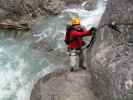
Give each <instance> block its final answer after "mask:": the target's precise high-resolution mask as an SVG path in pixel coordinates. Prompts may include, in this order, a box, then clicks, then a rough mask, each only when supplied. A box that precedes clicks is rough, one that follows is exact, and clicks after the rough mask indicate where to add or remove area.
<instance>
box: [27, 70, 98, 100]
mask: <svg viewBox="0 0 133 100" xmlns="http://www.w3.org/2000/svg"><path fill="white" fill-rule="evenodd" d="M90 88H91V81H90V74H89V73H88V72H85V71H77V72H68V71H62V70H58V71H57V72H54V73H51V74H49V75H46V76H45V77H43V78H41V79H40V80H39V81H38V82H37V83H36V84H35V85H34V88H33V90H32V93H31V98H30V100H97V99H96V97H95V96H94V94H93V92H92V91H91V89H90Z"/></svg>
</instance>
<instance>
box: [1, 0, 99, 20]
mask: <svg viewBox="0 0 133 100" xmlns="http://www.w3.org/2000/svg"><path fill="white" fill-rule="evenodd" d="M84 1H87V3H86V5H85V8H86V9H88V8H89V9H92V8H94V7H95V6H96V1H97V0H0V20H3V19H13V20H19V19H20V18H21V17H31V18H37V17H39V16H47V15H57V14H59V13H60V12H61V11H62V10H63V9H64V8H65V6H68V5H73V4H74V5H75V4H76V5H81V4H82V3H83V2H84Z"/></svg>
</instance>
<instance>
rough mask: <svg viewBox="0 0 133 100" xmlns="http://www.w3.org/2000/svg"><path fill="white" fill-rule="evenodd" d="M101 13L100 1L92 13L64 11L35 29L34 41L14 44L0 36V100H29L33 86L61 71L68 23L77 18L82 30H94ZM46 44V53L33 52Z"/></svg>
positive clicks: (83, 10)
mask: <svg viewBox="0 0 133 100" xmlns="http://www.w3.org/2000/svg"><path fill="white" fill-rule="evenodd" d="M104 10H105V3H104V2H103V0H100V1H99V2H98V5H97V8H96V9H95V10H93V11H86V10H85V9H83V8H82V7H81V8H71V9H69V8H67V9H66V10H64V11H63V12H62V14H61V15H59V16H57V17H49V18H48V19H47V20H44V22H42V24H41V26H39V27H38V28H37V31H36V32H37V33H35V34H34V37H37V39H36V40H30V39H29V40H19V39H18V40H15V39H13V38H8V37H4V33H3V32H1V35H0V79H1V80H0V100H29V99H30V93H31V90H32V87H33V85H34V83H35V82H36V81H37V80H38V79H39V78H40V77H42V76H44V75H46V74H48V73H50V72H52V71H53V70H54V69H56V68H60V67H63V66H64V65H63V63H64V62H65V57H64V56H66V55H65V54H64V53H65V51H64V48H65V44H64V42H63V39H64V38H63V37H64V34H65V25H66V23H67V22H68V20H69V19H71V18H73V17H76V16H79V17H80V18H81V21H82V25H84V26H85V27H86V28H88V29H89V28H90V27H91V26H97V25H98V23H99V21H100V19H101V16H102V14H103V12H104ZM42 40H43V41H46V45H48V46H49V48H52V49H54V50H55V51H51V52H50V53H49V52H47V50H42V51H39V50H34V49H33V48H32V44H33V43H39V42H40V41H42Z"/></svg>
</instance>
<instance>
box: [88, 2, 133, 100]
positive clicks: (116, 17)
mask: <svg viewBox="0 0 133 100" xmlns="http://www.w3.org/2000/svg"><path fill="white" fill-rule="evenodd" d="M111 21H115V22H118V23H120V22H122V23H128V22H130V23H131V22H132V23H133V1H132V0H109V1H108V5H107V9H106V11H105V13H104V15H103V18H102V20H101V23H100V25H103V24H105V23H108V22H111ZM118 27H119V28H120V31H121V32H122V33H118V32H116V31H114V30H112V29H110V28H108V27H104V28H103V29H101V30H100V31H99V32H98V33H97V40H96V43H95V45H94V47H93V49H92V53H91V56H92V59H91V66H92V67H91V68H90V69H91V72H92V80H93V87H94V91H95V94H96V95H97V96H99V97H100V100H133V94H132V93H133V46H132V45H133V26H124V25H120V26H118Z"/></svg>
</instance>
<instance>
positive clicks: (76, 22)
mask: <svg viewBox="0 0 133 100" xmlns="http://www.w3.org/2000/svg"><path fill="white" fill-rule="evenodd" d="M71 22H72V25H80V19H79V18H74V19H72V21H71Z"/></svg>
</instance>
